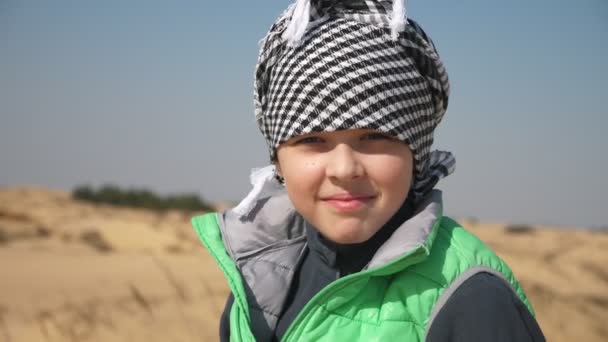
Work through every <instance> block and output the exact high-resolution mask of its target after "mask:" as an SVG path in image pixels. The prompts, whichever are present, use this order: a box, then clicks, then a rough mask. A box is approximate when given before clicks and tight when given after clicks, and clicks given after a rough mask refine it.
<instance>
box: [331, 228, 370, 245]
mask: <svg viewBox="0 0 608 342" xmlns="http://www.w3.org/2000/svg"><path fill="white" fill-rule="evenodd" d="M323 235H324V236H325V237H326V238H327V239H329V240H331V241H333V242H335V243H339V244H354V243H362V242H365V241H367V240H369V239H370V238H371V237H372V235H373V234H369V233H368V231H367V230H365V229H364V228H363V227H357V228H352V227H344V228H338V229H335V228H334V229H332V230H331V233H330V234H323Z"/></svg>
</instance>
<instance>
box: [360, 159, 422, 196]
mask: <svg viewBox="0 0 608 342" xmlns="http://www.w3.org/2000/svg"><path fill="white" fill-rule="evenodd" d="M369 170H370V173H371V174H372V178H373V179H374V180H375V181H376V183H377V184H378V185H380V186H384V187H385V188H388V189H390V190H394V191H396V190H398V189H402V188H405V190H409V187H410V185H411V182H412V177H413V168H412V164H411V163H409V162H408V161H407V160H403V159H400V158H389V159H384V160H377V161H375V162H373V163H371V164H370V169H369Z"/></svg>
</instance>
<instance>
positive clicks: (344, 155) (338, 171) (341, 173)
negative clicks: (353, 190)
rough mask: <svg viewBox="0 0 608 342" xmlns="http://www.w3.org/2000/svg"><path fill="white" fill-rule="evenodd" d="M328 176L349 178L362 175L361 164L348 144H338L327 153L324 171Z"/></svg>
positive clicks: (339, 178) (341, 178)
mask: <svg viewBox="0 0 608 342" xmlns="http://www.w3.org/2000/svg"><path fill="white" fill-rule="evenodd" d="M325 172H326V173H327V176H328V177H329V178H333V179H336V180H349V179H354V178H358V177H361V176H362V175H363V172H364V170H363V165H362V164H361V162H360V160H359V157H358V155H357V153H356V151H354V150H353V149H352V147H350V146H349V145H348V144H338V145H336V146H335V147H334V149H333V150H332V151H331V153H330V154H329V155H328V161H327V168H326V171H325Z"/></svg>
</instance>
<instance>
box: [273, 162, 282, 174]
mask: <svg viewBox="0 0 608 342" xmlns="http://www.w3.org/2000/svg"><path fill="white" fill-rule="evenodd" d="M273 164H274V170H275V173H276V174H277V176H279V177H281V178H283V174H282V172H281V164H279V161H278V160H276V161H274V162H273Z"/></svg>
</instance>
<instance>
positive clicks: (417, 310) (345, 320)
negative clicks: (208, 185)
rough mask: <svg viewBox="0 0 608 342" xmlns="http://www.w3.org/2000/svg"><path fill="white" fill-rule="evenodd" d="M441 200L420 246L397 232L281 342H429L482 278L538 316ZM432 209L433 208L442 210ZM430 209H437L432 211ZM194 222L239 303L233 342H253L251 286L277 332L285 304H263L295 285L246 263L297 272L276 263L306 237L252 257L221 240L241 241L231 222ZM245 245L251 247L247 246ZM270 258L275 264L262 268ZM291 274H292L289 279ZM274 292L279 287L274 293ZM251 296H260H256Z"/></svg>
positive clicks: (305, 312) (261, 248)
mask: <svg viewBox="0 0 608 342" xmlns="http://www.w3.org/2000/svg"><path fill="white" fill-rule="evenodd" d="M435 191H436V190H435ZM437 196H439V200H438V201H439V206H438V208H439V210H437V209H435V212H434V214H433V215H431V217H430V218H429V216H428V210H426V211H427V213H425V211H424V210H422V214H417V215H418V216H419V217H420V216H421V215H423V214H425V215H427V216H425V217H424V220H419V222H417V226H420V225H424V224H425V223H424V222H426V224H427V225H428V227H427V228H428V229H426V230H425V233H424V234H422V235H421V236H422V239H420V236H419V237H417V238H418V240H416V239H417V238H412V235H411V232H412V231H413V230H415V229H414V228H412V226H411V225H410V227H404V228H408V229H409V230H407V229H403V230H401V228H399V229H398V230H397V231H396V232H395V233H394V234H393V236H392V237H391V238H390V239H389V240H388V241H387V242H386V243H385V244H384V245H383V246H382V247H381V248H380V249H379V250H378V252H377V253H376V255H375V256H374V258H372V261H371V262H370V264H369V265H368V266H367V267H366V268H365V269H363V270H362V271H361V272H358V273H355V274H351V275H348V276H345V277H342V278H339V279H338V280H336V281H334V282H333V283H331V284H329V285H328V286H326V287H325V288H324V289H323V290H321V291H320V292H319V293H317V294H316V295H315V296H314V297H313V298H312V299H311V300H310V302H309V303H308V304H307V305H306V306H305V307H304V308H303V309H302V311H301V312H300V313H299V314H298V316H297V317H296V319H295V320H294V321H293V322H292V324H291V326H290V327H289V329H288V330H287V332H286V333H285V335H284V336H283V341H332V342H333V341H390V340H391V338H395V339H398V340H399V341H423V340H424V339H425V336H426V334H427V332H428V329H429V327H430V326H431V324H432V322H433V320H434V318H435V316H436V315H437V313H438V312H439V310H440V309H441V308H442V307H443V305H444V304H445V303H446V302H447V300H448V298H449V297H450V295H451V294H452V293H454V291H455V290H456V289H457V288H458V286H460V285H461V284H462V283H464V281H466V280H467V279H468V278H470V277H471V276H473V275H474V274H477V273H479V272H488V273H492V274H494V275H496V276H498V277H500V278H502V279H503V280H504V281H505V282H506V283H507V284H508V285H509V287H510V288H511V289H512V290H513V291H515V293H516V294H517V295H518V297H519V298H520V299H521V300H522V301H523V303H525V305H526V306H527V307H528V309H529V310H530V312H531V313H532V315H534V312H533V309H532V306H531V305H530V302H529V301H528V299H527V297H526V295H525V294H524V292H523V290H522V288H521V287H520V285H519V283H518V282H517V280H515V278H514V276H513V273H512V271H511V270H510V269H509V267H508V266H507V265H506V264H505V263H504V262H503V261H502V260H501V259H500V258H499V257H498V256H496V254H494V252H492V251H491V250H490V249H489V248H488V247H487V246H486V245H484V244H483V243H482V242H481V241H480V240H479V239H478V238H476V237H475V236H474V235H472V234H470V233H468V232H467V231H466V230H464V229H463V228H462V227H461V226H460V225H459V224H458V223H456V222H455V221H453V220H452V219H450V218H448V217H445V216H443V215H441V211H442V210H441V203H440V202H441V199H440V193H439V194H437V193H435V202H436V201H437V199H436V197H437ZM433 202H434V201H433V200H431V201H429V203H431V204H437V203H433ZM428 207H431V205H428V204H427V209H428ZM192 221H193V226H194V227H195V230H196V232H197V234H198V236H199V237H200V239H201V241H202V242H203V244H204V245H205V247H206V248H207V249H208V250H209V252H210V253H211V255H212V256H213V258H214V259H215V260H216V262H217V263H218V265H219V266H220V268H221V269H222V271H223V272H224V274H225V276H226V279H227V281H228V285H229V287H230V290H231V291H232V293H233V295H234V298H235V301H234V305H233V306H232V310H231V312H230V329H231V331H230V339H231V341H255V338H254V336H253V335H252V332H251V329H250V305H248V303H247V297H246V292H245V289H246V287H247V288H248V289H249V284H259V289H258V290H257V291H258V293H260V295H259V296H258V295H256V299H257V300H258V301H260V303H259V307H260V310H262V311H264V312H265V316H267V317H268V319H267V320H268V321H269V322H270V323H269V324H270V325H271V326H272V324H273V318H276V317H273V316H277V314H278V312H279V311H277V310H280V305H281V304H282V302H281V301H280V300H279V302H278V304H268V305H265V303H264V301H267V302H269V303H270V302H272V301H273V300H276V298H279V299H280V298H282V296H284V294H282V293H281V291H283V292H284V293H285V294H286V291H287V289H288V288H289V286H288V284H289V279H290V278H289V277H288V278H287V280H285V278H281V277H276V279H275V277H273V275H272V273H273V271H272V270H269V269H264V268H260V266H256V267H257V268H258V269H257V270H258V272H253V273H254V274H257V275H256V276H255V277H257V278H256V281H251V277H252V275H251V274H252V272H249V271H247V267H249V266H247V265H248V264H244V263H242V260H245V259H247V260H250V261H251V260H255V261H256V262H259V261H260V260H262V261H264V265H268V264H272V263H274V264H277V263H281V265H279V266H280V267H279V268H278V269H280V270H283V269H287V268H289V267H292V270H293V267H295V266H293V265H289V262H287V263H285V260H288V259H289V258H290V257H289V255H288V254H281V255H280V256H278V255H277V254H276V253H277V252H276V251H280V253H285V250H288V249H289V248H288V247H289V246H295V245H297V246H300V247H299V248H300V249H297V248H296V249H297V251H296V252H290V253H291V255H297V254H298V253H299V252H298V251H300V250H301V248H302V246H304V244H305V242H304V240H303V238H302V236H299V235H297V234H292V235H291V236H288V239H287V241H297V242H298V243H294V244H288V243H282V242H278V243H274V242H270V243H268V238H267V237H264V238H262V239H260V240H262V241H264V242H266V243H268V244H266V245H264V243H262V244H260V243H259V241H258V243H257V244H256V243H253V244H254V245H255V246H253V247H252V249H251V250H248V251H247V250H243V248H242V247H240V246H239V245H238V241H236V240H234V239H233V240H230V239H228V237H227V236H223V235H229V234H239V231H238V230H239V227H238V226H237V227H236V228H234V229H233V230H234V231H229V230H226V229H225V228H226V225H225V222H227V221H229V218H228V217H226V216H225V214H224V215H220V214H216V213H211V214H206V215H203V216H198V217H195V218H193V220H192ZM408 221H415V220H411V219H410V220H408ZM231 228H232V227H231ZM400 230H401V232H400ZM408 234H409V235H408ZM235 236H236V235H235ZM281 239H285V237H281ZM412 241H414V243H412ZM246 244H252V243H251V241H248V242H247V243H246ZM227 246H228V248H227ZM395 246H399V247H398V249H400V250H399V252H402V253H400V254H399V253H398V254H395V249H394V247H395ZM402 246H405V247H404V248H402ZM408 246H409V247H408ZM294 248H295V247H294ZM237 250H238V251H237ZM243 251H244V252H243ZM269 255H270V256H271V257H273V258H274V259H273V260H274V261H272V262H271V261H268V260H271V259H266V260H264V258H266V257H267V256H269ZM378 255H380V257H377V256H378ZM292 259H293V260H297V258H292ZM235 260H237V262H236V263H235ZM277 260H278V261H277ZM250 263H251V262H250ZM291 263H293V262H291ZM238 265H240V266H238ZM264 267H266V266H264ZM292 273H293V272H291V273H289V272H287V274H289V275H292ZM243 276H245V278H246V279H245V281H247V286H246V284H245V283H244V279H243ZM247 278H249V279H247ZM265 281H266V282H265ZM275 284H279V285H278V286H277V287H276V288H274V289H273V288H270V287H272V286H273V285H275ZM253 292H254V293H256V289H253ZM264 292H266V293H264ZM265 298H268V299H267V300H266V299H265ZM273 305H275V309H274V310H275V312H274V313H273V312H272V310H273V309H272V307H273ZM277 317H278V316H277Z"/></svg>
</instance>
